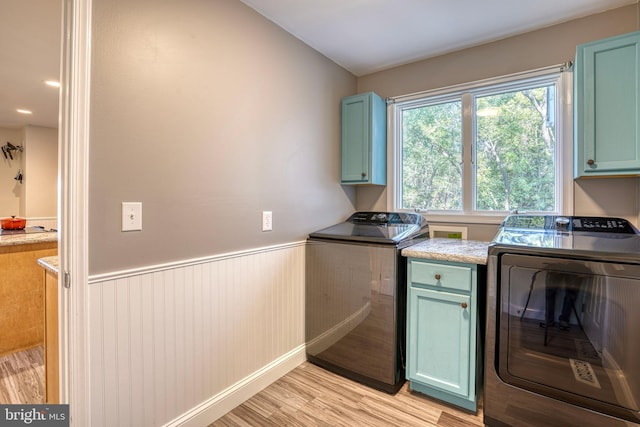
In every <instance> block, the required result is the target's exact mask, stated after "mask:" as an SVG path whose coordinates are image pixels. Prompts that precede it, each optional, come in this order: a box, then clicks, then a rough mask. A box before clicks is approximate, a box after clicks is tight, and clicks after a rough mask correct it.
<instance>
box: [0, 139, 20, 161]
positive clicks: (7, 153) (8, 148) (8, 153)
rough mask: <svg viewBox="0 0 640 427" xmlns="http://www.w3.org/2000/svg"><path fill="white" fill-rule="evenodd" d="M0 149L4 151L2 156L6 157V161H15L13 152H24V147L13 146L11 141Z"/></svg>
mask: <svg viewBox="0 0 640 427" xmlns="http://www.w3.org/2000/svg"><path fill="white" fill-rule="evenodd" d="M0 149H1V150H2V155H3V156H4V158H5V159H11V160H13V152H14V151H19V152H22V151H23V150H24V147H22V145H18V146H16V145H13V144H12V143H10V142H9V141H7V143H6V144H5V145H3V146H2V147H0Z"/></svg>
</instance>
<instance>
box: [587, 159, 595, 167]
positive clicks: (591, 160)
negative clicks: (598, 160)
mask: <svg viewBox="0 0 640 427" xmlns="http://www.w3.org/2000/svg"><path fill="white" fill-rule="evenodd" d="M594 163H595V162H594V161H593V159H589V160H587V164H588V165H589V166H591V165H593V164H594Z"/></svg>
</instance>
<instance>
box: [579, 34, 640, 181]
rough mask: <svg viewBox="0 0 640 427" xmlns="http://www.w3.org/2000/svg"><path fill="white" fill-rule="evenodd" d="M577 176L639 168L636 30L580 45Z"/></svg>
mask: <svg viewBox="0 0 640 427" xmlns="http://www.w3.org/2000/svg"><path fill="white" fill-rule="evenodd" d="M575 108H576V128H575V132H576V164H575V171H576V176H577V177H579V176H589V175H594V176H597V175H618V174H622V175H624V174H635V173H638V172H640V135H639V129H638V126H639V123H640V122H639V119H638V117H639V115H640V32H635V33H631V34H627V35H623V36H617V37H612V38H609V39H605V40H600V41H597V42H592V43H587V44H584V45H580V46H578V49H577V51H576V69H575Z"/></svg>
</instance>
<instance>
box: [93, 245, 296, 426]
mask: <svg viewBox="0 0 640 427" xmlns="http://www.w3.org/2000/svg"><path fill="white" fill-rule="evenodd" d="M304 260H305V243H304V242H296V243H291V244H286V245H279V246H276V247H269V248H261V249H256V250H252V251H246V252H242V253H234V254H226V255H223V256H216V257H211V258H208V259H198V260H189V261H186V262H182V263H175V264H171V265H162V266H156V267H149V268H145V269H140V270H136V271H126V272H119V273H114V274H109V275H100V276H92V277H91V278H90V280H89V312H90V325H89V327H90V337H91V340H90V368H89V375H90V383H91V399H90V400H91V415H90V417H91V425H92V427H100V426H104V427H112V426H136V427H137V426H160V425H175V426H177V425H181V426H187V425H188V426H206V425H207V424H208V423H210V422H212V421H213V420H215V419H217V418H219V417H220V416H222V415H224V414H225V413H226V412H227V411H229V410H230V409H232V408H234V407H235V406H237V405H238V404H240V403H242V402H243V401H244V400H246V399H247V398H249V397H250V396H252V395H253V394H255V393H256V392H258V391H259V390H261V389H262V388H264V387H266V386H267V385H268V384H270V383H271V382H273V381H275V380H276V379H277V378H279V377H280V376H282V375H284V374H285V373H286V372H288V371H289V370H291V369H293V368H294V367H295V366H297V365H299V364H300V363H302V362H303V361H304V360H305V351H304V340H305V335H304V334H305V331H304V306H305V301H304V298H305V297H304V275H305V268H304Z"/></svg>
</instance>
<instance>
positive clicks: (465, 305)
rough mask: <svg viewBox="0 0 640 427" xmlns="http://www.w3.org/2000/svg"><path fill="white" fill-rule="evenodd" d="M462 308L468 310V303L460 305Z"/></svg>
mask: <svg viewBox="0 0 640 427" xmlns="http://www.w3.org/2000/svg"><path fill="white" fill-rule="evenodd" d="M460 307H462V308H467V307H468V305H467V303H466V302H463V303H462V304H460Z"/></svg>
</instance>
